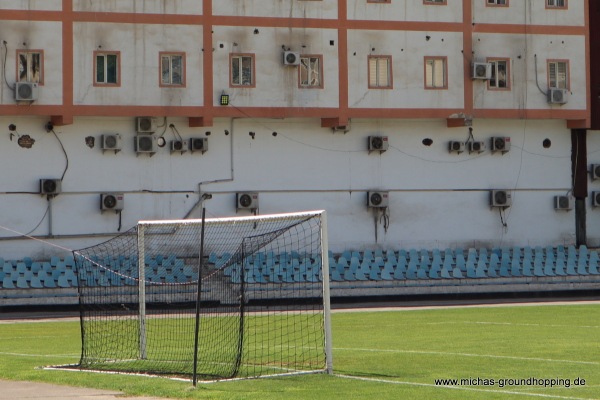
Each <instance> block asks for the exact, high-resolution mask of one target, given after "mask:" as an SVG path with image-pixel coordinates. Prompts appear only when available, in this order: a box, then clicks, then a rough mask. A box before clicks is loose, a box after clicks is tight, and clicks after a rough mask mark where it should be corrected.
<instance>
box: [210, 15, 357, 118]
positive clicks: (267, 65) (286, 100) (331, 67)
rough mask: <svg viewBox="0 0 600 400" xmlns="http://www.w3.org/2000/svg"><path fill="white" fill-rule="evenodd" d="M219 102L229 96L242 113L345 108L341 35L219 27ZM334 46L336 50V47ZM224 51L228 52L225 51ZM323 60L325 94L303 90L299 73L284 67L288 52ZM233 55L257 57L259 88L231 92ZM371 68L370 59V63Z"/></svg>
mask: <svg viewBox="0 0 600 400" xmlns="http://www.w3.org/2000/svg"><path fill="white" fill-rule="evenodd" d="M213 31H214V34H213V40H214V43H213V45H214V48H215V51H214V52H213V62H214V64H213V65H214V74H213V82H214V90H215V96H214V98H215V100H216V99H218V96H219V95H220V94H221V92H222V91H225V92H227V93H229V95H230V102H231V104H232V105H234V106H236V107H337V106H338V105H339V102H338V99H339V78H338V70H339V67H338V61H337V60H338V46H337V45H336V43H337V32H336V31H335V30H333V29H308V28H306V29H290V28H264V27H262V28H259V31H258V34H255V33H254V27H232V26H216V27H214V29H213ZM332 40H333V42H334V45H331V44H330V41H332ZM221 46H222V47H221ZM282 47H285V48H286V49H290V50H291V51H295V52H299V53H301V54H311V55H322V56H323V58H322V59H323V82H324V87H323V89H301V88H299V87H298V68H297V67H290V66H284V65H283V62H282V59H283V48H282ZM231 53H250V54H254V55H255V72H256V74H255V83H256V87H254V88H230V87H229V79H230V76H229V74H230V72H229V56H230V54H231ZM365 65H366V59H365Z"/></svg>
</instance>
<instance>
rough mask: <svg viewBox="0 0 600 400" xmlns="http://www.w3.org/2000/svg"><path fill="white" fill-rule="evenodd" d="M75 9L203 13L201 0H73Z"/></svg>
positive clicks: (152, 12) (119, 11)
mask: <svg viewBox="0 0 600 400" xmlns="http://www.w3.org/2000/svg"><path fill="white" fill-rule="evenodd" d="M73 9H74V10H75V11H91V12H115V13H150V14H184V15H200V14H202V1H199V0H102V1H93V0H73Z"/></svg>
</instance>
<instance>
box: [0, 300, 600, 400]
mask: <svg viewBox="0 0 600 400" xmlns="http://www.w3.org/2000/svg"><path fill="white" fill-rule="evenodd" d="M599 316H600V305H595V304H591V305H553V306H531V307H502V308H496V307H481V308H473V307H471V308H452V309H441V308H440V309H428V310H411V311H410V312H404V311H397V312H395V311H385V312H375V311H369V312H360V313H350V312H336V313H334V314H333V316H332V320H333V346H334V370H335V373H336V374H339V375H345V376H350V377H357V378H360V380H358V379H342V378H340V377H337V376H327V375H303V376H295V377H285V378H273V379H259V380H245V381H233V382H226V383H225V382H222V383H214V384H210V385H208V384H207V385H199V387H198V389H196V390H192V389H191V384H190V383H189V382H173V381H168V380H165V379H146V378H144V377H139V376H125V375H101V374H78V373H72V372H65V371H56V370H54V371H45V370H40V369H38V368H39V367H40V366H44V365H49V364H53V363H54V364H65V363H76V362H77V361H78V359H79V355H77V356H73V358H72V359H65V358H64V356H65V355H68V354H74V355H75V354H78V352H79V351H80V349H81V342H80V327H79V324H78V323H76V322H55V323H43V324H41V323H40V324H36V323H31V324H3V325H2V327H1V329H0V379H19V380H34V381H45V382H49V383H59V384H68V385H74V386H84V387H93V388H102V389H108V390H119V391H123V392H125V393H126V394H127V395H130V396H131V395H146V396H157V397H170V398H193V399H206V398H210V399H216V400H221V399H223V400H225V399H234V400H236V399H250V398H261V399H266V400H269V399H281V398H286V399H307V398H310V399H373V398H377V399H379V400H387V399H394V400H395V399H399V398H406V399H430V398H435V399H457V400H458V399H481V398H486V399H512V398H515V397H516V396H517V395H529V396H534V397H546V398H577V399H600V388H599V385H600V368H598V363H600V338H598V335H597V334H596V332H595V330H594V329H589V328H585V326H593V325H596V324H597V321H599V320H600V319H599V318H598V317H599ZM481 321H484V322H491V323H489V324H488V323H486V324H479V323H477V322H481ZM456 322H458V324H457V323H456ZM463 322H465V323H463ZM432 324H435V325H432ZM522 325H525V326H522ZM555 325H560V326H555ZM41 335H44V336H51V337H47V338H40V337H39V336H41ZM6 353H15V354H32V356H26V357H24V356H14V355H8V354H6ZM34 354H39V355H40V357H36V356H33V355H34ZM548 360H553V361H548ZM554 360H555V361H554ZM530 376H535V377H539V378H557V377H558V378H568V379H571V380H573V379H575V378H576V377H581V378H585V379H586V385H585V386H578V387H576V386H571V387H569V388H566V387H554V388H544V387H539V386H535V387H525V386H519V387H504V388H499V387H497V386H496V387H482V386H479V387H478V386H449V387H441V386H436V385H435V380H436V379H452V378H456V379H461V378H474V377H481V378H495V379H500V378H528V377H530ZM363 379H364V380H363ZM386 381H390V382H401V383H404V384H390V383H387V382H386ZM455 387H460V388H462V389H463V390H460V389H457V390H453V389H452V388H455ZM449 388H450V389H449ZM469 389H472V390H469Z"/></svg>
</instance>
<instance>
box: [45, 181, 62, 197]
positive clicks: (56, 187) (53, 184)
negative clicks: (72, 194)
mask: <svg viewBox="0 0 600 400" xmlns="http://www.w3.org/2000/svg"><path fill="white" fill-rule="evenodd" d="M60 190H61V180H60V179H40V194H49V195H56V194H59V193H60Z"/></svg>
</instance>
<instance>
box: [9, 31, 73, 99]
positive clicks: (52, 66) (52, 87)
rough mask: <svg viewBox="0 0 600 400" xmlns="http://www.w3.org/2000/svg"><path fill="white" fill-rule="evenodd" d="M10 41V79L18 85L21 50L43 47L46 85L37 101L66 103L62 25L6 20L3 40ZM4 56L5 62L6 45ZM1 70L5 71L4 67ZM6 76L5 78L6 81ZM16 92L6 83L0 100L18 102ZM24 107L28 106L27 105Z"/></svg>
mask: <svg viewBox="0 0 600 400" xmlns="http://www.w3.org/2000/svg"><path fill="white" fill-rule="evenodd" d="M3 40H4V41H6V43H7V47H8V50H7V56H6V71H5V76H4V77H6V80H7V81H8V82H9V83H10V85H11V87H14V82H15V81H16V79H17V71H16V69H17V60H16V51H17V50H27V49H30V50H43V53H44V61H43V62H44V84H43V85H40V90H39V98H38V100H37V101H36V104H42V105H46V104H59V103H61V102H62V49H61V44H62V24H61V23H60V22H40V21H28V22H24V21H2V23H1V24H0V41H3ZM1 50H2V55H1V58H2V60H3V61H4V51H5V48H4V46H2V49H1ZM0 71H2V70H1V69H0ZM4 77H2V80H3V81H4ZM14 99H15V94H14V91H13V90H11V89H9V88H8V87H7V85H6V84H2V85H0V102H1V103H2V104H14V102H15V100H14ZM24 107H27V105H25V106H24Z"/></svg>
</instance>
